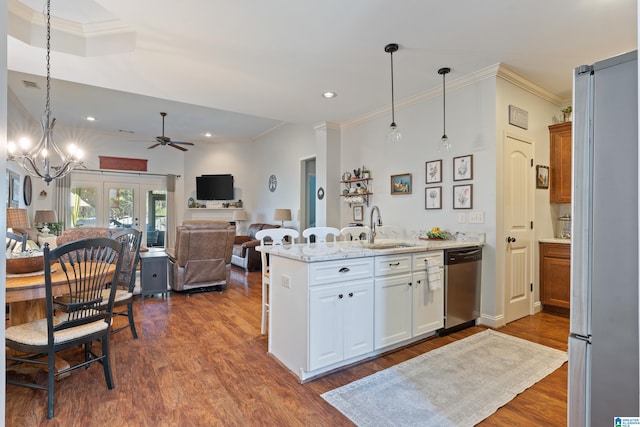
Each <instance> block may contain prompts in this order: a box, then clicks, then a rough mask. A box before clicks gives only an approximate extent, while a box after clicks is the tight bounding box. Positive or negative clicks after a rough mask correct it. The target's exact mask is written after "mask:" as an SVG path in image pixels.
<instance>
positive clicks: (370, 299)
mask: <svg viewBox="0 0 640 427" xmlns="http://www.w3.org/2000/svg"><path fill="white" fill-rule="evenodd" d="M481 245H482V243H480V242H478V241H475V242H472V241H455V240H442V241H423V240H386V239H385V240H380V241H377V242H376V243H375V244H373V245H370V244H367V243H366V242H361V241H352V242H337V243H324V244H294V245H284V246H264V247H258V248H257V249H258V250H260V251H265V252H267V253H268V254H269V257H270V276H271V286H270V287H269V304H270V307H269V352H270V353H271V354H272V355H273V356H275V357H276V358H277V359H278V360H280V362H282V364H283V365H284V366H286V367H287V368H288V369H290V370H291V371H292V372H294V373H295V374H296V375H297V376H298V377H299V378H300V380H301V381H303V382H304V381H307V380H310V379H313V378H315V377H317V376H320V375H323V374H326V373H328V372H330V371H333V370H336V369H338V368H341V367H343V366H347V365H350V364H352V363H355V362H358V361H361V360H364V359H367V358H371V357H374V356H376V355H378V354H380V353H383V352H386V351H389V350H392V349H394V348H398V347H401V346H405V345H407V344H411V343H413V342H415V341H418V340H421V339H424V338H427V337H429V336H431V335H434V334H435V333H436V331H437V330H438V329H441V328H442V327H443V321H444V294H445V291H444V285H445V284H444V279H445V278H444V266H443V264H444V255H443V254H444V250H445V249H450V248H462V247H476V246H481Z"/></svg>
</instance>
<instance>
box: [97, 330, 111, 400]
mask: <svg viewBox="0 0 640 427" xmlns="http://www.w3.org/2000/svg"><path fill="white" fill-rule="evenodd" d="M110 335H111V334H107V335H105V336H103V337H102V338H101V339H100V346H101V347H102V355H103V356H104V357H103V359H102V367H103V368H104V379H105V380H106V381H107V388H108V389H109V390H113V387H114V384H113V375H112V374H111V354H110V352H109V337H110Z"/></svg>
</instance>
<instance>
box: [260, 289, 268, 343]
mask: <svg viewBox="0 0 640 427" xmlns="http://www.w3.org/2000/svg"><path fill="white" fill-rule="evenodd" d="M268 308H269V284H268V283H265V282H262V327H261V333H262V335H264V334H266V333H267V311H268Z"/></svg>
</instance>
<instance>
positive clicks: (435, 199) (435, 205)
mask: <svg viewBox="0 0 640 427" xmlns="http://www.w3.org/2000/svg"><path fill="white" fill-rule="evenodd" d="M424 208H425V209H426V210H430V209H442V187H441V186H440V187H427V188H425V189H424Z"/></svg>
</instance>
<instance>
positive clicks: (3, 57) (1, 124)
mask: <svg viewBox="0 0 640 427" xmlns="http://www.w3.org/2000/svg"><path fill="white" fill-rule="evenodd" d="M0 52H2V54H0V100H6V99H7V84H8V82H7V2H6V1H4V0H3V1H1V2H0ZM0 147H2V153H3V154H4V153H6V150H7V102H6V101H2V102H0ZM5 166H6V160H5V156H4V155H3V156H0V170H4V169H5ZM0 197H1V198H2V200H7V190H6V184H5V185H2V188H0ZM1 217H2V218H3V219H0V230H1V231H0V234H5V233H6V229H7V227H6V225H7V218H6V216H1ZM5 236H6V234H5ZM0 257H2V258H1V261H2V264H3V265H4V264H5V262H6V261H5V257H6V254H4V253H3V254H2V255H0ZM5 275H6V272H5V269H4V268H3V269H2V271H0V281H1V282H2V283H5ZM5 301H6V295H5V291H4V290H2V292H0V307H4V306H5ZM0 329H1V330H2V331H1V332H0V340H2V342H4V328H0ZM0 357H2V360H4V358H5V349H4V346H2V349H1V350H0ZM5 375H6V373H5V370H4V369H3V370H2V372H1V373H0V384H4V383H5ZM6 393H7V392H6V387H2V391H1V392H0V420H4V419H5V417H4V412H5V411H4V409H5V396H6Z"/></svg>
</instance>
